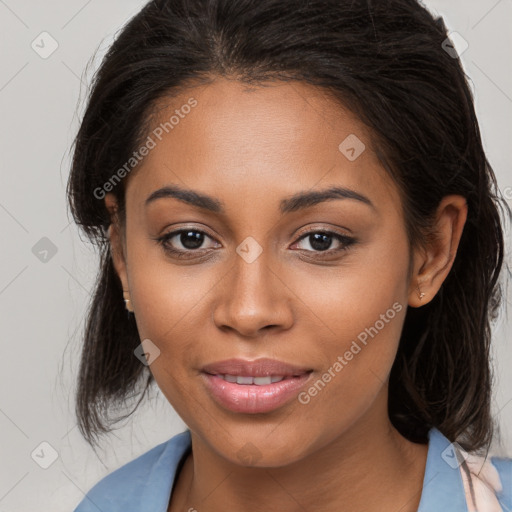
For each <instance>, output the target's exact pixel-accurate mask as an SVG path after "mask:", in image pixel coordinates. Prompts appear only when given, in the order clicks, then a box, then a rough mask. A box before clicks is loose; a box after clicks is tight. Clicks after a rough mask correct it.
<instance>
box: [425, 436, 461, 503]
mask: <svg viewBox="0 0 512 512" xmlns="http://www.w3.org/2000/svg"><path fill="white" fill-rule="evenodd" d="M428 436H429V446H428V454H427V464H426V467H425V477H424V479H423V491H422V493H421V500H420V505H419V508H418V512H438V511H439V510H449V511H450V512H467V511H468V506H467V503H466V497H465V493H464V485H463V483H462V476H461V474H460V468H459V465H458V463H457V457H456V455H455V452H454V449H453V446H452V444H451V443H450V441H448V439H446V437H445V436H444V435H443V434H441V432H439V430H437V429H435V428H433V429H432V430H430V432H429V435H428Z"/></svg>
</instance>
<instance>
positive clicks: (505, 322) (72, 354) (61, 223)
mask: <svg viewBox="0 0 512 512" xmlns="http://www.w3.org/2000/svg"><path fill="white" fill-rule="evenodd" d="M142 5H144V2H142V1H140V0H108V1H103V2H100V1H99V0H89V1H85V0H52V1H46V2H36V1H34V0H0V37H1V38H2V39H1V45H0V48H1V62H0V64H1V66H0V108H1V118H0V140H1V144H2V146H1V155H0V173H1V188H0V225H1V233H2V243H1V246H2V250H1V265H0V315H1V327H2V356H3V360H2V361H3V362H2V371H1V386H0V433H1V436H0V512H16V511H24V512H26V511H28V510H39V511H52V512H64V511H71V510H73V508H74V506H76V504H77V503H78V502H79V501H80V500H81V499H82V498H83V494H84V492H85V491H87V490H88V489H89V488H90V487H91V486H92V485H93V484H94V483H95V482H96V481H97V480H98V479H99V478H101V477H102V476H104V475H105V474H107V473H109V472H111V471H112V470H113V469H115V468H117V467H118V466H120V465H122V464H124V463H125V462H127V461H129V460H131V459H133V458H135V457H136V456H138V455H140V454H141V453H143V452H145V451H147V450H149V449H150V448H152V447H153V446H155V445H156V444H159V443H161V442H163V441H165V440H167V439H169V438H170V437H171V436H172V435H174V434H175V433H178V432H180V431H182V430H183V428H184V424H183V423H182V421H181V420H180V419H179V418H178V417H177V415H176V414H175V413H174V411H173V410H172V408H171V407H170V405H169V404H168V403H167V401H166V400H165V398H164V397H163V395H162V394H161V393H160V391H159V390H158V389H157V392H156V393H155V398H154V399H151V400H149V401H147V403H146V404H144V406H142V407H141V408H140V409H139V411H138V412H137V413H136V414H135V415H134V417H133V420H131V421H128V422H126V423H125V425H124V426H123V428H121V429H119V430H117V431H116V432H115V434H114V435H112V436H111V437H110V438H109V443H108V446H106V447H105V449H104V450H102V451H101V453H100V454H99V455H100V457H98V456H97V455H96V454H95V453H94V452H93V451H92V450H91V449H90V448H89V447H88V445H87V444H86V443H85V442H84V441H83V440H82V438H81V437H80V435H79V432H78V429H77V428H76V423H75V419H74V416H73V405H74V404H73V393H72V391H73V388H74V385H75V383H74V379H75V376H76V370H77V365H78V355H79V350H80V338H79V336H78V335H77V334H79V333H80V330H81V329H82V327H83V314H84V311H85V306H86V303H87V301H88V300H89V297H90V290H91V289H92V284H93V281H94V277H95V272H96V265H97V260H96V256H95V253H94V251H93V249H92V248H91V247H90V246H89V245H88V244H85V243H83V241H82V240H81V239H80V237H79V234H78V231H77V228H76V227H75V226H74V225H73V224H70V218H69V217H68V214H67V209H66V202H65V185H66V180H67V176H68V172H69V161H70V150H69V148H70V146H71V143H72V140H73V137H74V135H75V133H76V130H77V126H78V120H79V118H80V115H81V113H82V112H83V105H84V104H83V100H84V98H85V96H86V94H87V84H88V83H89V81H90V78H91V76H92V73H93V72H94V70H95V69H96V66H97V65H98V63H99V60H100V58H101V57H102V56H103V54H104V51H105V49H106V48H107V47H108V45H109V44H110V43H111V41H112V38H113V36H114V34H115V33H116V31H117V30H119V29H120V28H121V27H122V25H123V24H124V23H125V22H126V21H127V20H128V19H129V18H130V17H131V16H132V15H133V14H135V13H136V12H137V11H138V10H139V9H140V8H141V7H142ZM426 5H427V6H429V7H430V8H431V9H433V10H435V11H437V12H438V13H441V14H442V15H443V16H444V17H445V21H446V22H447V25H448V27H449V28H450V30H453V31H456V32H458V33H460V34H461V35H462V37H463V38H464V39H465V40H466V41H467V42H468V43H469V47H468V48H467V50H466V51H465V52H464V53H463V54H462V61H463V64H464V67H465V69H466V72H467V74H468V75H469V76H470V78H471V81H472V89H473V91H474V93H475V96H476V107H477V111H478V115H479V119H480V123H481V129H482V132H483V138H484V143H485V147H486V149H487V151H488V156H489V159H490V162H491V164H492V165H493V167H494V169H495V171H496V173H497V176H498V181H499V184H500V188H501V189H502V190H503V191H504V192H505V193H506V194H507V197H508V199H509V203H510V204H511V205H512V170H511V160H512V157H511V156H510V155H511V153H510V143H511V131H512V72H511V68H510V65H509V64H507V62H510V54H511V39H512V32H511V31H510V28H509V27H510V22H511V19H512V1H511V0H500V1H496V0H479V1H478V2H476V1H473V2H468V1H467V0H449V1H442V0H429V1H428V2H426ZM44 31H46V32H48V33H49V34H50V35H51V38H53V39H54V40H55V41H56V42H57V43H58V48H57V50H56V51H55V52H54V53H53V54H52V55H50V56H49V57H48V58H45V59H43V58H42V57H41V56H40V54H39V53H37V52H36V51H35V50H34V49H33V48H32V46H31V44H32V42H33V41H34V40H35V43H34V45H35V44H39V48H38V51H39V52H42V51H47V50H49V49H51V46H50V45H51V40H50V38H49V37H48V36H40V34H41V33H42V32H44ZM41 38H45V39H44V41H45V43H44V48H42V46H43V43H41V42H40V41H41ZM96 50H98V53H97V54H96V57H95V58H94V59H92V56H93V55H94V53H95V52H96ZM89 60H91V63H90V66H89V68H88V69H87V71H86V65H87V63H88V62H89ZM44 237H46V239H44V240H42V241H41V239H43V238H44ZM507 238H510V231H509V232H508V234H507ZM34 247H35V249H34ZM509 249H510V247H509ZM45 250H46V251H48V252H47V253H45V252H44V251H45ZM507 257H508V261H509V262H511V257H510V250H509V251H508V256H507ZM510 297H511V294H510V291H509V292H508V302H510ZM505 315H506V312H502V315H501V316H500V318H499V320H498V322H497V324H496V327H495V332H494V342H495V344H494V355H495V361H494V364H495V368H496V389H495V398H494V410H495V413H496V414H497V418H498V420H499V422H500V424H501V426H502V435H503V446H502V447H501V449H502V450H506V451H507V452H508V453H509V454H511V452H512V376H511V372H510V368H511V367H512V349H511V346H510V343H506V340H507V338H509V337H510V333H511V330H512V329H511V327H512V315H511V314H509V315H508V319H507V318H506V317H505ZM43 442H45V443H49V446H48V445H46V444H43V445H41V443H43ZM498 449H499V447H496V450H498ZM52 456H56V457H57V458H56V460H55V461H54V462H53V463H52V464H51V465H50V466H49V467H48V468H47V469H43V467H41V465H45V464H50V463H51V462H52ZM100 459H101V460H100Z"/></svg>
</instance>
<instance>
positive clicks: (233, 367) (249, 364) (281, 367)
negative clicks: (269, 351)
mask: <svg viewBox="0 0 512 512" xmlns="http://www.w3.org/2000/svg"><path fill="white" fill-rule="evenodd" d="M202 370H203V372H205V373H209V374H211V375H217V374H221V375H226V374H227V375H237V376H238V375H244V376H247V377H267V376H269V375H270V376H272V375H282V376H284V377H288V376H290V377H291V376H297V375H304V374H306V373H309V372H311V371H312V370H311V369H310V368H306V367H304V366H296V365H293V364H289V363H285V362H284V361H278V360H276V359H268V358H261V359H255V360H253V361H248V360H246V359H226V360H224V361H217V362H215V363H210V364H207V365H206V366H204V367H203V369H202Z"/></svg>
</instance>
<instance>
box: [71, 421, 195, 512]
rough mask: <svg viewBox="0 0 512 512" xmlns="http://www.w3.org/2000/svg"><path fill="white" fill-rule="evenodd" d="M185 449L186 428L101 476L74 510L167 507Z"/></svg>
mask: <svg viewBox="0 0 512 512" xmlns="http://www.w3.org/2000/svg"><path fill="white" fill-rule="evenodd" d="M189 448H190V431H189V430H186V431H185V432H182V433H180V434H177V435H175V436H174V437H172V438H171V439H169V440H168V441H165V442H163V443H161V444H159V445H157V446H155V447H154V448H152V449H151V450H148V451H147V452H145V453H143V454H142V455H140V456H139V457H137V458H136V459H134V460H132V461H130V462H128V463H127V464H125V465H123V466H121V467H120V468H118V469H116V470H115V471H113V472H112V473H110V474H108V475H107V476H105V477H103V478H102V479H101V480H100V481H99V482H98V483H96V484H95V485H94V486H93V487H92V488H91V489H90V491H89V492H88V493H87V494H86V495H85V497H84V498H83V500H82V501H81V502H80V503H79V504H78V506H77V508H76V509H75V510H74V512H97V511H98V510H108V511H109V512H116V511H123V512H128V511H130V512H131V511H133V512H138V511H139V510H140V511H142V510H145V509H147V508H146V507H148V506H149V509H151V508H153V509H154V510H158V509H159V508H160V509H162V507H163V506H164V505H165V506H167V501H168V499H169V496H170V492H171V489H172V485H173V483H174V477H175V474H176V469H177V466H178V464H179V462H180V460H181V458H182V457H183V455H184V454H185V453H186V452H187V450H188V449H189ZM143 506H144V507H143Z"/></svg>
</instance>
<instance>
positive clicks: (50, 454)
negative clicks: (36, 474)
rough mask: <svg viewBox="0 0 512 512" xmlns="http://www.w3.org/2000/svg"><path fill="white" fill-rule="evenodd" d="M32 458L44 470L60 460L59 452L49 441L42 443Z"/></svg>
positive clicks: (33, 452)
mask: <svg viewBox="0 0 512 512" xmlns="http://www.w3.org/2000/svg"><path fill="white" fill-rule="evenodd" d="M30 456H31V457H32V460H33V461H34V462H35V463H36V464H37V465H38V466H40V467H42V468H43V469H48V468H49V467H50V466H51V465H52V464H53V463H54V462H55V461H56V460H57V459H58V458H59V454H58V453H57V450H56V449H55V448H54V447H53V446H52V445H51V444H50V443H48V442H47V441H43V442H42V443H40V444H39V445H38V446H37V447H36V448H35V449H34V450H33V451H32V453H31V454H30Z"/></svg>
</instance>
